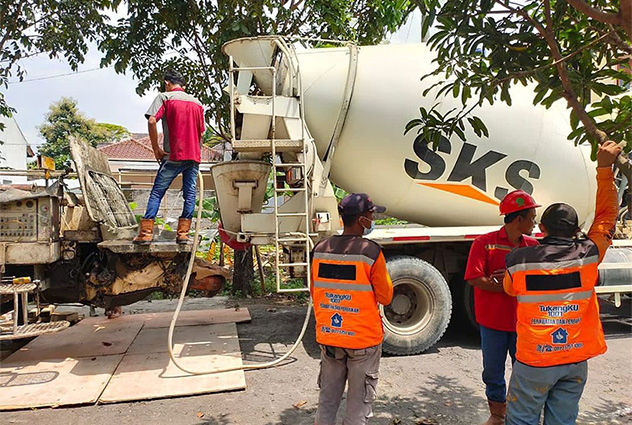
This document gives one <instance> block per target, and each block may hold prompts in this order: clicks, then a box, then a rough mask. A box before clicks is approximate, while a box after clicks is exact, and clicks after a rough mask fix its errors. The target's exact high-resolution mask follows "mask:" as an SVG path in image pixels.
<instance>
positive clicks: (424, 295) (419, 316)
mask: <svg viewBox="0 0 632 425" xmlns="http://www.w3.org/2000/svg"><path fill="white" fill-rule="evenodd" d="M435 308H436V302H435V298H434V296H433V294H432V292H431V291H430V290H429V289H428V287H427V286H426V285H425V284H424V283H423V282H420V281H418V280H414V279H410V278H405V279H399V280H396V281H394V282H393V301H391V303H390V304H389V305H387V306H382V305H380V312H381V313H382V317H383V318H384V319H385V320H384V326H385V327H386V328H387V329H388V330H390V331H391V332H393V333H395V334H397V335H414V334H416V333H418V332H419V331H421V330H422V329H424V328H425V327H426V326H428V324H429V323H430V320H431V319H432V316H433V315H434V312H435Z"/></svg>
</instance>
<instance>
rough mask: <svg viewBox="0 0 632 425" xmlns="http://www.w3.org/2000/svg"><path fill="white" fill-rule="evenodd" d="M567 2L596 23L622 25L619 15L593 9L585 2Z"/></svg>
mask: <svg viewBox="0 0 632 425" xmlns="http://www.w3.org/2000/svg"><path fill="white" fill-rule="evenodd" d="M623 1H625V0H623ZM566 2H567V3H568V4H570V5H571V6H573V7H574V8H575V9H576V10H578V11H579V12H581V13H583V14H584V15H586V16H588V17H589V18H592V19H594V20H596V21H599V22H603V23H604V24H612V25H621V15H620V14H618V13H608V12H603V11H601V10H599V9H596V8H594V7H592V6H591V5H589V4H588V3H586V2H585V1H584V0H566Z"/></svg>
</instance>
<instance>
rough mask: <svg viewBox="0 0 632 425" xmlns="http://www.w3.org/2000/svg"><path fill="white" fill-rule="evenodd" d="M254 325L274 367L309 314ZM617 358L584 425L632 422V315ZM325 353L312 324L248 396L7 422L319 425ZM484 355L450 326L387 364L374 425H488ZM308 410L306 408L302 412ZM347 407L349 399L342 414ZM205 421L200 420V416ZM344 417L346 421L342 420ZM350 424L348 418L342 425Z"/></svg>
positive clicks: (260, 357) (273, 313)
mask: <svg viewBox="0 0 632 425" xmlns="http://www.w3.org/2000/svg"><path fill="white" fill-rule="evenodd" d="M224 303H226V304H227V305H229V306H233V305H234V301H229V300H227V299H225V298H223V299H222V298H220V299H215V300H213V301H212V302H211V301H208V300H200V299H196V300H193V301H192V303H190V304H188V308H191V309H201V308H206V307H207V306H209V305H212V306H215V307H221V306H223V304H224ZM240 303H241V305H246V306H247V307H248V308H249V309H250V311H251V315H252V317H253V320H252V322H251V323H248V324H241V325H239V326H238V331H239V337H240V344H241V349H242V352H243V356H244V359H245V361H246V362H258V361H267V360H270V358H271V356H272V355H273V354H274V355H278V354H279V353H283V352H285V351H286V350H287V348H288V347H289V346H290V345H291V344H292V343H293V342H294V338H296V336H297V335H298V332H299V330H300V327H301V324H302V320H303V317H304V313H305V307H300V306H293V305H286V304H284V303H280V302H274V301H270V300H266V301H261V300H257V301H256V302H254V301H248V302H243V301H240ZM174 305H175V304H174V302H168V301H160V302H156V301H154V302H153V303H146V302H143V303H137V304H135V305H133V306H131V307H128V312H146V311H172V310H173V309H174ZM603 311H604V314H603V316H602V320H603V323H604V327H605V329H606V333H607V338H608V348H609V349H608V352H607V353H606V354H605V355H603V356H600V357H598V358H595V359H593V360H591V361H590V366H589V368H590V372H589V379H588V384H587V386H586V390H585V392H584V396H583V398H582V401H581V405H580V412H581V414H580V420H579V421H578V424H580V425H582V424H583V425H588V424H600V425H603V424H632V397H631V395H632V376H631V371H632V319H631V317H632V307H631V306H630V303H629V302H628V303H627V304H626V305H625V306H624V307H623V308H622V309H619V310H615V309H613V308H604V310H603ZM318 363H319V361H318V347H317V345H316V343H315V341H314V331H313V323H312V324H311V325H310V327H309V332H308V333H307V335H306V336H305V338H304V340H303V342H302V344H301V345H300V346H299V348H298V349H297V351H296V352H295V354H294V356H293V360H292V362H290V363H289V364H286V365H284V366H283V367H280V368H276V369H269V370H260V371H250V372H246V382H247V389H246V390H245V391H236V392H230V393H223V394H210V395H204V396H195V397H182V398H174V399H165V400H154V401H148V402H136V403H121V404H114V405H101V406H87V407H75V408H59V409H39V410H36V411H18V412H5V413H2V414H0V423H2V424H3V425H4V424H21V423H24V424H26V423H40V424H47V425H56V424H59V425H62V424H63V425H72V424H81V425H84V424H90V425H102V424H103V425H106V424H107V425H114V424H134V425H144V424H152V425H156V424H166V423H170V424H209V425H229V424H231V425H232V424H239V425H272V424H284V425H311V424H313V415H314V412H315V410H316V403H317V400H318V390H317V388H316V377H317V374H318ZM480 374H481V353H480V349H479V340H478V338H477V337H476V335H475V333H474V332H471V331H467V330H459V329H456V328H451V329H449V330H448V332H447V333H446V335H445V336H444V338H443V339H442V340H441V342H440V343H439V344H438V345H437V346H436V347H434V348H433V349H431V350H430V351H429V352H427V353H424V354H421V355H417V356H409V357H385V358H384V359H383V360H382V368H381V379H380V383H379V387H378V391H379V398H378V400H377V402H376V403H375V408H374V412H375V418H374V419H373V420H372V421H371V424H376V425H391V424H402V425H403V424H414V425H423V424H433V425H466V424H467V425H471V424H478V423H480V422H483V421H484V420H485V419H486V412H485V408H486V406H485V399H484V388H483V385H482V383H481V381H480ZM300 403H303V404H302V406H301V407H300V408H296V407H293V405H295V404H297V405H298V404H300ZM344 408H345V405H344V401H343V405H342V406H341V410H343V409H344ZM200 416H201V417H200ZM340 418H341V416H340ZM340 421H342V419H340Z"/></svg>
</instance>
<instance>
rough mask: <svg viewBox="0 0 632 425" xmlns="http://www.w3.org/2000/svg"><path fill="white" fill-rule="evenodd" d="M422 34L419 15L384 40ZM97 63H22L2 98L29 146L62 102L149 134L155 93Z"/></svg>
mask: <svg viewBox="0 0 632 425" xmlns="http://www.w3.org/2000/svg"><path fill="white" fill-rule="evenodd" d="M420 28H421V15H420V14H419V13H418V12H417V13H415V14H413V15H411V17H410V18H409V19H408V21H407V22H406V23H405V24H404V25H403V26H402V27H401V28H400V29H399V30H398V31H397V32H396V33H394V34H391V35H389V36H388V37H387V40H388V41H389V42H390V43H393V44H401V43H417V42H419V40H420ZM100 58H101V56H100V54H99V52H97V51H96V49H92V50H91V51H90V52H88V54H87V55H86V61H85V62H84V63H83V64H82V65H80V67H79V69H78V72H76V73H73V71H72V70H71V69H70V67H69V66H68V65H67V63H65V62H64V61H63V60H60V59H50V58H48V57H47V56H46V55H39V56H34V57H31V58H28V59H24V60H22V61H21V65H22V66H23V67H24V68H25V69H26V70H27V72H28V74H27V75H26V77H25V78H24V81H23V82H17V81H14V82H12V83H10V85H9V88H8V90H5V96H6V100H7V103H8V104H9V105H10V106H12V107H13V108H15V109H16V110H17V112H16V113H15V114H14V117H15V119H16V120H17V122H18V125H19V126H20V129H21V130H22V133H24V135H25V137H26V139H27V140H28V142H29V143H30V144H31V145H32V146H34V147H37V146H38V145H40V144H42V143H43V142H44V140H43V139H42V138H41V136H40V135H39V131H38V129H37V127H38V126H39V125H41V124H42V123H43V122H44V120H45V116H46V113H47V112H48V108H49V106H50V105H51V104H52V103H54V102H57V101H59V100H60V99H61V98H62V97H71V98H73V99H75V100H77V102H78V108H79V110H80V111H81V112H83V113H84V114H85V115H86V116H87V117H89V118H94V119H95V120H96V121H97V122H106V123H112V124H118V125H122V126H123V127H126V128H127V129H128V130H129V131H130V132H132V133H146V132H147V123H146V120H145V117H144V113H145V111H146V110H147V108H148V107H149V105H150V104H151V102H152V100H153V98H154V97H155V96H156V94H157V92H155V91H151V92H148V93H146V94H145V95H144V96H142V97H141V96H138V95H137V94H136V91H135V89H136V84H137V81H135V79H134V78H133V76H132V74H131V72H130V73H128V74H126V75H121V74H117V73H115V72H114V69H113V68H99V61H100ZM67 74H70V75H67Z"/></svg>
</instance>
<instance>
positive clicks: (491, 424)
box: [481, 400, 507, 425]
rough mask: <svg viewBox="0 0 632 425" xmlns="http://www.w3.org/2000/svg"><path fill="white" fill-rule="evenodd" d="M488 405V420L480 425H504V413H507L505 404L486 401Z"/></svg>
mask: <svg viewBox="0 0 632 425" xmlns="http://www.w3.org/2000/svg"><path fill="white" fill-rule="evenodd" d="M487 404H489V413H490V416H489V419H487V422H485V423H483V424H481V425H503V424H504V423H505V413H506V412H507V403H506V402H505V403H501V402H499V401H491V400H487Z"/></svg>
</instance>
